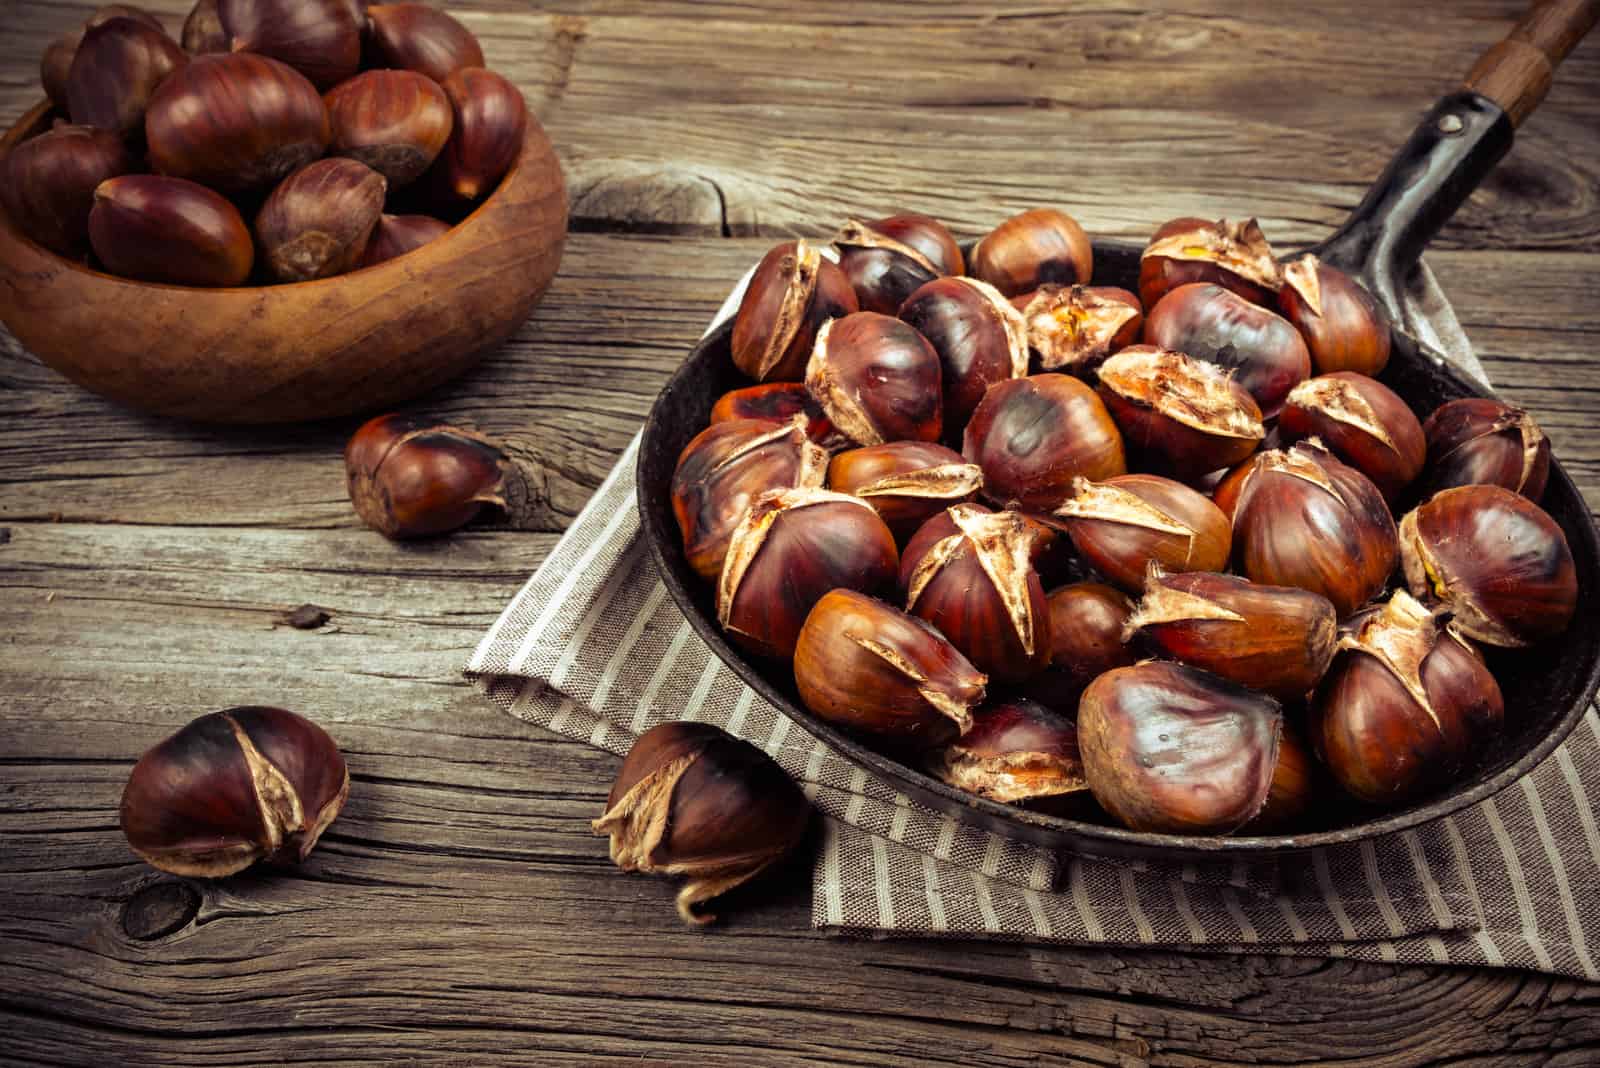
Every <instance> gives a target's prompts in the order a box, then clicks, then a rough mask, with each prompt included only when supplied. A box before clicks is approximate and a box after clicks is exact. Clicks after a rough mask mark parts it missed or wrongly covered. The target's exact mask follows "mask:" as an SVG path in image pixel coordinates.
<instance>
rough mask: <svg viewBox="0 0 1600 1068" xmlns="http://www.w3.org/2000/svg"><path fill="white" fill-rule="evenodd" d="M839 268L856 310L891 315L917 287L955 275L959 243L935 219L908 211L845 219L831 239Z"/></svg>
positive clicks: (957, 266) (959, 259)
mask: <svg viewBox="0 0 1600 1068" xmlns="http://www.w3.org/2000/svg"><path fill="white" fill-rule="evenodd" d="M833 244H834V246H835V247H836V248H838V250H839V268H840V269H841V270H842V271H844V273H845V277H846V278H848V279H850V285H851V287H852V288H853V289H854V290H855V291H856V299H857V300H858V301H859V302H860V304H861V310H862V311H870V312H878V313H879V314H882V315H894V314H895V313H896V312H897V311H899V310H900V305H901V304H903V303H905V300H906V298H907V297H909V296H911V294H912V293H914V292H915V291H916V290H917V289H918V288H920V287H921V286H923V285H925V284H926V283H928V282H931V281H933V280H934V279H935V278H939V277H942V276H944V275H959V274H960V273H961V271H962V268H963V266H964V265H963V263H962V259H961V246H959V245H957V244H956V239H955V238H954V237H951V236H950V231H949V230H947V229H945V227H944V224H942V223H940V222H939V220H937V219H934V218H932V217H930V216H927V215H919V214H916V213H914V212H908V213H906V214H903V215H891V216H889V217H888V218H887V219H874V220H871V221H868V222H863V221H862V220H860V219H851V220H849V221H848V222H846V223H845V224H844V226H843V227H842V228H841V229H840V230H839V232H838V234H836V235H835V236H834V238H833Z"/></svg>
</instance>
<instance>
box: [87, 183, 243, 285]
mask: <svg viewBox="0 0 1600 1068" xmlns="http://www.w3.org/2000/svg"><path fill="white" fill-rule="evenodd" d="M89 243H90V244H91V245H92V246H93V247H94V254H95V255H96V256H97V257H99V259H100V262H101V263H102V264H104V265H105V267H106V269H107V270H109V271H111V272H113V273H114V274H120V275H123V276H124V277H127V278H136V279H138V280H140V281H142V282H164V283H166V284H168V285H175V286H237V285H242V284H243V283H244V281H245V280H246V279H247V278H249V277H250V267H251V265H252V264H253V263H254V262H255V248H254V246H253V245H252V244H251V242H250V231H249V229H248V228H247V227H246V226H245V224H244V220H243V219H241V218H240V217H239V211H238V209H237V208H235V207H234V206H233V205H232V204H231V203H230V202H229V201H228V200H227V198H225V197H223V196H221V195H220V194H218V193H214V192H212V191H211V190H209V189H207V188H206V187H205V186H203V185H197V184H195V183H194V182H186V181H184V180H183V179H182V178H166V177H162V176H161V175H156V174H124V175H121V176H120V177H117V178H110V179H107V180H106V181H104V182H101V183H100V185H99V186H98V187H96V189H95V191H94V207H93V208H92V209H91V210H90V212H89Z"/></svg>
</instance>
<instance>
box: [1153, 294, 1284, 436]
mask: <svg viewBox="0 0 1600 1068" xmlns="http://www.w3.org/2000/svg"><path fill="white" fill-rule="evenodd" d="M1144 339H1145V341H1147V342H1148V343H1150V344H1152V345H1155V346H1157V347H1159V348H1163V349H1175V350H1176V351H1178V352H1182V353H1186V354H1187V355H1189V356H1193V357H1194V358H1195V359H1199V360H1205V361H1207V362H1209V363H1214V364H1216V365H1218V366H1219V367H1222V368H1224V369H1226V370H1229V371H1232V372H1234V378H1235V380H1236V381H1237V382H1238V383H1239V384H1240V385H1241V386H1243V387H1244V388H1245V389H1247V390H1249V391H1250V395H1251V396H1252V397H1254V398H1255V400H1256V403H1257V404H1258V405H1260V406H1261V414H1262V416H1263V417H1265V418H1267V419H1271V418H1272V417H1273V416H1275V415H1277V414H1278V409H1279V408H1281V407H1283V400H1284V398H1285V397H1287V396H1288V395H1289V391H1290V390H1291V389H1293V388H1294V387H1295V386H1297V385H1299V384H1300V383H1301V382H1304V381H1305V380H1306V379H1307V378H1309V377H1310V376H1311V353H1310V351H1309V350H1307V348H1306V343H1305V339H1304V338H1302V337H1301V336H1300V331H1298V330H1296V329H1295V328H1294V326H1293V325H1291V324H1290V322H1289V320H1287V319H1285V318H1283V317H1282V316H1280V315H1278V314H1276V313H1275V312H1271V311H1268V310H1267V309H1266V308H1263V307H1261V306H1260V305H1258V304H1252V303H1250V301H1248V300H1246V299H1245V298H1244V297H1241V296H1240V295H1239V294H1237V293H1235V292H1234V291H1233V290H1231V289H1228V288H1226V287H1225V286H1221V285H1217V284H1216V283H1214V282H1197V283H1194V284H1191V285H1186V286H1179V287H1178V288H1176V289H1174V290H1172V291H1171V292H1170V293H1168V294H1167V295H1166V296H1164V297H1162V298H1161V300H1160V301H1159V302H1158V303H1157V304H1156V305H1155V306H1154V307H1152V308H1151V309H1150V312H1149V314H1148V316H1147V317H1146V318H1145V323H1144Z"/></svg>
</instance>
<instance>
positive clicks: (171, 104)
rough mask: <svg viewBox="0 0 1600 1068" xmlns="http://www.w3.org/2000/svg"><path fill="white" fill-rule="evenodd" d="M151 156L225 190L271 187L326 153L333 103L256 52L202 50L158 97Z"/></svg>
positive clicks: (149, 124)
mask: <svg viewBox="0 0 1600 1068" xmlns="http://www.w3.org/2000/svg"><path fill="white" fill-rule="evenodd" d="M144 129H145V137H146V140H147V141H148V142H149V148H150V163H151V165H152V166H154V168H155V169H156V170H157V171H158V172H160V173H161V174H169V175H172V176H174V177H177V178H187V179H189V180H190V181H195V182H200V183H201V184H202V185H207V186H210V187H211V188H213V189H217V190H220V191H222V192H224V193H230V194H242V193H249V192H255V191H260V190H264V189H267V188H268V187H270V186H272V185H274V184H276V183H277V182H278V181H279V180H281V179H282V178H283V177H284V176H285V175H287V174H289V173H290V172H291V171H295V170H298V169H299V168H301V167H303V166H305V165H306V164H307V163H310V162H311V161H312V160H314V159H316V158H317V157H318V156H321V155H322V153H323V150H324V149H325V148H327V146H328V111H327V109H326V108H325V107H323V106H322V97H321V96H319V95H318V93H317V89H316V87H315V86H314V85H312V84H311V83H310V82H308V81H306V79H305V77H304V75H302V74H300V73H299V72H298V71H296V70H295V69H294V68H292V67H289V66H286V65H285V64H283V63H280V62H278V61H277V60H275V59H269V58H268V57H266V56H257V55H253V54H251V53H249V52H232V53H229V54H227V55H219V56H196V57H195V58H194V59H192V60H190V61H189V62H188V63H186V64H184V65H183V66H182V67H180V68H179V69H178V70H177V71H175V72H174V73H173V74H172V75H171V76H170V77H168V78H167V80H166V81H164V82H162V83H161V86H160V87H159V88H158V89H157V90H156V93H155V95H154V96H153V97H151V99H150V108H149V110H148V111H147V112H146V114H145V120H144Z"/></svg>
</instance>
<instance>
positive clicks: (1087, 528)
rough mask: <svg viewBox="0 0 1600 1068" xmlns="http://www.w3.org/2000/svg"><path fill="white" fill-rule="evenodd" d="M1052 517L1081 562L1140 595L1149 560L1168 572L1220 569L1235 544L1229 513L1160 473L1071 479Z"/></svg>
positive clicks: (1114, 582) (1125, 588) (1224, 564)
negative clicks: (1098, 479) (1097, 479)
mask: <svg viewBox="0 0 1600 1068" xmlns="http://www.w3.org/2000/svg"><path fill="white" fill-rule="evenodd" d="M1052 522H1053V523H1054V524H1055V525H1058V526H1060V527H1062V528H1063V529H1064V530H1066V532H1067V535H1068V536H1069V537H1071V538H1072V544H1073V546H1074V547H1075V548H1076V549H1077V550H1078V554H1079V555H1080V556H1081V557H1082V558H1083V559H1084V561H1085V562H1086V563H1088V564H1089V565H1090V566H1092V567H1093V568H1094V569H1095V570H1096V571H1098V572H1100V574H1102V575H1104V576H1105V577H1106V579H1107V580H1108V581H1110V582H1111V583H1112V584H1113V585H1116V586H1120V587H1121V588H1122V589H1124V590H1128V591H1130V592H1132V593H1138V592H1139V591H1140V590H1142V589H1143V588H1144V582H1145V574H1146V572H1147V571H1148V570H1149V568H1150V565H1151V564H1158V565H1160V566H1161V567H1163V568H1166V569H1167V570H1169V571H1220V570H1222V569H1223V568H1224V567H1226V566H1227V564H1228V550H1229V548H1230V547H1231V544H1232V535H1231V532H1230V530H1229V525H1228V517H1227V516H1225V515H1223V514H1222V510H1221V509H1219V508H1218V507H1217V506H1216V505H1215V504H1212V503H1211V501H1210V499H1209V498H1207V497H1206V496H1205V494H1203V493H1200V492H1199V491H1197V490H1193V489H1190V488H1189V487H1188V486H1185V485H1184V484H1183V483H1181V482H1174V481H1172V479H1170V478H1162V477H1161V476H1160V475H1118V476H1116V477H1115V478H1108V479H1106V480H1105V481H1104V482H1091V481H1089V480H1088V479H1086V478H1080V479H1075V480H1074V481H1073V484H1072V495H1071V496H1070V497H1068V498H1067V500H1066V501H1065V503H1063V504H1062V505H1061V507H1059V508H1057V509H1056V510H1055V512H1054V519H1053V520H1052Z"/></svg>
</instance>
